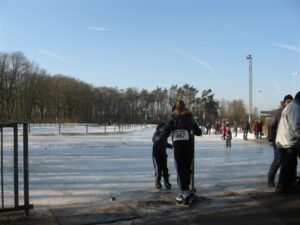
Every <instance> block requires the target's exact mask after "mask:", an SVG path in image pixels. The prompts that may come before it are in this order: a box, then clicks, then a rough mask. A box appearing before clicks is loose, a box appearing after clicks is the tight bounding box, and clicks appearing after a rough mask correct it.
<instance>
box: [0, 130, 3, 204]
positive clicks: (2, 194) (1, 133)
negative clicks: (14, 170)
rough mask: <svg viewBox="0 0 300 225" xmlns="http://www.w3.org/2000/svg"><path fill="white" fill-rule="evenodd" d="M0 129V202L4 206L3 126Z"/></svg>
mask: <svg viewBox="0 0 300 225" xmlns="http://www.w3.org/2000/svg"><path fill="white" fill-rule="evenodd" d="M0 131H1V203H2V208H4V183H3V182H4V180H3V127H0Z"/></svg>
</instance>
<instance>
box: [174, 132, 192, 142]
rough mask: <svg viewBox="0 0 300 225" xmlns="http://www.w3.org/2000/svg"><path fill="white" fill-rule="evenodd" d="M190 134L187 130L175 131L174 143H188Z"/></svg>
mask: <svg viewBox="0 0 300 225" xmlns="http://www.w3.org/2000/svg"><path fill="white" fill-rule="evenodd" d="M188 140H189V132H188V131H187V130H181V129H177V130H174V131H173V141H188Z"/></svg>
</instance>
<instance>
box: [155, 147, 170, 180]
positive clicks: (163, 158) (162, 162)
mask: <svg viewBox="0 0 300 225" xmlns="http://www.w3.org/2000/svg"><path fill="white" fill-rule="evenodd" d="M152 159H153V166H154V171H155V179H156V181H160V180H161V177H163V178H164V180H165V181H169V170H168V155H167V153H166V152H154V151H153V153H152Z"/></svg>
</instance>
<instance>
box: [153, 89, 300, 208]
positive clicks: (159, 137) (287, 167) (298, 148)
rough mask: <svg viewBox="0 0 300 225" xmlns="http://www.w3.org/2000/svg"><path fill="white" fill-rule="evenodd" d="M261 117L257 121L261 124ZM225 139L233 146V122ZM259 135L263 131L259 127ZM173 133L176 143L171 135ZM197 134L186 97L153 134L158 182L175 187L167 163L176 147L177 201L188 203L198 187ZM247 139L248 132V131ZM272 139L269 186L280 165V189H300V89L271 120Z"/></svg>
mask: <svg viewBox="0 0 300 225" xmlns="http://www.w3.org/2000/svg"><path fill="white" fill-rule="evenodd" d="M258 123H259V121H257V124H256V125H255V126H259V125H258ZM245 126H246V127H244V131H245V130H247V131H249V129H250V124H249V122H248V120H247V123H245ZM225 128H226V132H225V131H224V139H225V140H228V142H227V141H226V147H231V141H230V140H231V138H232V134H231V131H230V127H229V125H227V126H225ZM255 131H257V133H258V134H256V137H257V138H259V136H260V134H259V132H261V131H260V130H259V129H258V130H255V129H254V132H255ZM170 135H171V138H172V143H173V144H169V143H168V141H167V139H168V137H169V136H170ZM194 135H197V136H201V135H202V130H201V128H200V127H199V126H198V124H197V122H196V121H195V119H194V116H193V114H192V113H191V112H190V111H189V110H188V109H187V108H186V107H185V104H184V102H183V101H182V100H178V101H176V103H175V105H174V106H173V108H172V113H171V116H170V119H169V120H168V121H167V122H166V123H161V124H159V125H158V126H157V129H156V131H155V133H154V135H153V139H152V141H153V152H152V156H153V165H154V169H155V186H156V188H158V189H161V188H162V184H161V179H162V178H163V182H164V186H165V188H166V189H171V187H172V185H171V183H170V181H169V177H170V174H169V171H168V167H167V157H168V155H167V153H166V149H167V148H172V149H173V150H174V160H175V167H176V172H177V183H178V186H179V190H180V194H179V196H177V197H176V203H177V204H182V205H185V204H188V202H189V200H190V199H191V198H192V197H193V195H194V194H195V193H194V190H193V185H191V176H192V172H193V160H194ZM244 139H247V133H244ZM268 141H269V143H270V145H272V146H273V147H274V159H273V162H272V164H271V165H270V169H269V172H268V186H269V187H275V182H274V180H275V176H276V172H277V170H278V169H279V168H280V174H279V179H278V183H277V185H276V192H280V193H285V192H295V191H297V192H298V191H300V189H299V186H297V185H296V177H297V155H298V156H299V158H300V92H298V93H297V94H296V96H295V98H293V97H292V96H291V95H287V96H285V97H284V100H283V102H282V107H281V108H280V109H278V110H277V111H276V112H275V114H274V115H273V117H272V119H271V121H270V123H269V131H268Z"/></svg>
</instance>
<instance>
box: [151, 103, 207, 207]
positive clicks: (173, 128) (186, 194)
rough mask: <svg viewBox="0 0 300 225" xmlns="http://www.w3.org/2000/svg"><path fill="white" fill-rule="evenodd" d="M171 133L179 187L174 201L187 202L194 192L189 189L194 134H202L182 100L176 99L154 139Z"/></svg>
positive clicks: (162, 137) (160, 139) (160, 140)
mask: <svg viewBox="0 0 300 225" xmlns="http://www.w3.org/2000/svg"><path fill="white" fill-rule="evenodd" d="M171 133H172V141H173V146H174V159H175V167H176V171H177V183H178V186H179V189H180V195H179V196H178V197H177V198H176V202H177V204H188V201H189V199H190V198H191V197H192V195H193V194H194V193H193V190H191V189H190V182H191V172H192V162H193V158H194V135H197V136H200V135H202V130H201V129H200V128H199V126H198V124H197V123H196V121H195V119H194V117H193V114H192V113H191V112H190V111H189V110H187V109H186V107H185V104H184V102H183V101H182V100H178V101H176V103H175V105H174V107H173V109H172V115H171V118H170V119H169V120H168V121H167V122H166V124H165V126H164V127H163V132H162V134H161V135H160V136H159V138H157V139H156V141H158V142H163V141H164V140H166V139H167V137H168V136H169V135H170V134H171Z"/></svg>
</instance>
